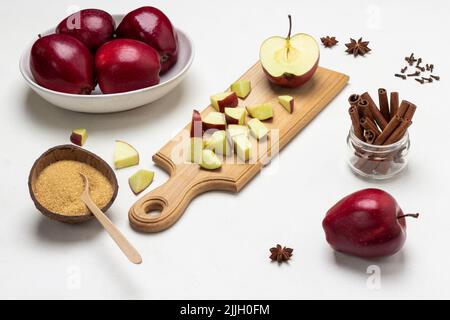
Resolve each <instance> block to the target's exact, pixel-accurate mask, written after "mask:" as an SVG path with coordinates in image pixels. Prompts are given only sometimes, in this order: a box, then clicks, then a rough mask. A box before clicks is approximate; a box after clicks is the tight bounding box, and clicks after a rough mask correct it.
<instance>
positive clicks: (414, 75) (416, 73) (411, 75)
mask: <svg viewBox="0 0 450 320" xmlns="http://www.w3.org/2000/svg"><path fill="white" fill-rule="evenodd" d="M407 76H408V77H417V76H420V71H416V72H414V73H410V74H407Z"/></svg>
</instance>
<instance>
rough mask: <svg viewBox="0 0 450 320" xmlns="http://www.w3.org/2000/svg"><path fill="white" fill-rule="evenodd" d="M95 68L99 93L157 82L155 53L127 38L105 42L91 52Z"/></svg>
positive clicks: (143, 86)
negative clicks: (93, 56) (94, 52)
mask: <svg viewBox="0 0 450 320" xmlns="http://www.w3.org/2000/svg"><path fill="white" fill-rule="evenodd" d="M95 69H96V73H97V79H98V83H99V85H100V89H101V90H102V92H103V93H119V92H127V91H132V90H138V89H142V88H146V87H150V86H153V85H155V84H158V83H159V71H160V70H161V65H160V62H159V55H158V52H157V51H156V50H155V49H153V48H152V47H150V46H149V45H147V44H145V43H143V42H141V41H137V40H131V39H117V40H113V41H110V42H107V43H105V44H104V45H103V46H101V47H100V49H98V50H97V53H96V55H95Z"/></svg>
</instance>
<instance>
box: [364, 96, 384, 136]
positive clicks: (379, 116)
mask: <svg viewBox="0 0 450 320" xmlns="http://www.w3.org/2000/svg"><path fill="white" fill-rule="evenodd" d="M361 98H362V99H365V100H367V102H369V108H370V112H371V113H372V116H373V119H374V120H375V121H376V123H377V124H378V126H379V127H380V128H381V130H384V128H386V126H387V124H388V123H387V121H386V119H384V117H383V115H382V114H381V112H380V110H379V109H378V107H377V105H376V104H375V102H374V101H373V99H372V97H371V96H370V94H369V93H368V92H364V93H363V94H362V95H361Z"/></svg>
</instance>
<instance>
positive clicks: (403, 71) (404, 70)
mask: <svg viewBox="0 0 450 320" xmlns="http://www.w3.org/2000/svg"><path fill="white" fill-rule="evenodd" d="M406 70H408V66H406V67H404V68H403V69H401V70H400V72H401V73H405V72H406Z"/></svg>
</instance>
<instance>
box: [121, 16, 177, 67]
mask: <svg viewBox="0 0 450 320" xmlns="http://www.w3.org/2000/svg"><path fill="white" fill-rule="evenodd" d="M116 33H117V36H118V37H119V38H127V39H136V40H140V41H142V42H145V43H147V44H148V45H150V46H152V47H153V48H155V49H156V50H157V51H158V52H159V54H160V56H161V73H164V72H166V71H168V70H169V69H170V68H171V67H172V66H173V65H174V64H175V63H176V62H177V59H178V37H177V33H176V31H175V28H174V27H173V26H172V23H171V22H170V20H169V18H167V16H166V15H165V14H164V13H163V12H162V11H160V10H158V9H157V8H154V7H142V8H139V9H136V10H134V11H131V12H130V13H128V14H127V15H126V16H125V17H124V18H123V20H122V22H121V23H120V24H119V26H118V27H117V30H116Z"/></svg>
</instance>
